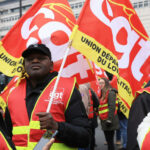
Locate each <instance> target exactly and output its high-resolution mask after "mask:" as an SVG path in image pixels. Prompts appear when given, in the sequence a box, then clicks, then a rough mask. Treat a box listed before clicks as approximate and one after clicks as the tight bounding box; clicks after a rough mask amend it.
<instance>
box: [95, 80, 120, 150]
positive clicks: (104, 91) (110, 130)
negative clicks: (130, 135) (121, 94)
mask: <svg viewBox="0 0 150 150" xmlns="http://www.w3.org/2000/svg"><path fill="white" fill-rule="evenodd" d="M98 82H99V86H100V89H101V96H100V98H99V103H100V105H99V118H100V121H101V127H102V130H103V131H104V135H105V139H106V141H107V146H108V150H115V145H114V134H115V130H117V129H119V119H118V116H117V108H118V106H117V105H118V102H117V100H116V95H117V90H116V89H114V88H112V87H111V85H110V83H109V80H108V79H107V78H99V79H98Z"/></svg>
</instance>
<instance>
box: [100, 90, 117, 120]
mask: <svg viewBox="0 0 150 150" xmlns="http://www.w3.org/2000/svg"><path fill="white" fill-rule="evenodd" d="M108 94H109V90H108V91H107V93H106V96H105V99H104V100H101V99H100V104H99V112H98V113H99V118H100V119H101V120H106V119H108V113H109V108H108ZM115 101H116V107H115V113H114V114H115V115H116V114H117V110H118V99H116V100H115Z"/></svg>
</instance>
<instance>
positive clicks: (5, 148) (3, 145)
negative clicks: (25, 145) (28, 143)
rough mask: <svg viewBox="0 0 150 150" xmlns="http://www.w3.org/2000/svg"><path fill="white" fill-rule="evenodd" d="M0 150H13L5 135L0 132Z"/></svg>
mask: <svg viewBox="0 0 150 150" xmlns="http://www.w3.org/2000/svg"><path fill="white" fill-rule="evenodd" d="M0 150H12V148H11V147H10V146H9V143H8V142H7V140H6V139H5V137H4V135H3V133H2V132H1V131H0Z"/></svg>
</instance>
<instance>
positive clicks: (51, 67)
mask: <svg viewBox="0 0 150 150" xmlns="http://www.w3.org/2000/svg"><path fill="white" fill-rule="evenodd" d="M53 66H54V64H53V61H51V64H50V71H52V70H53Z"/></svg>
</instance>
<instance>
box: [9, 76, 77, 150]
mask: <svg viewBox="0 0 150 150" xmlns="http://www.w3.org/2000/svg"><path fill="white" fill-rule="evenodd" d="M55 81H56V77H55V78H54V79H52V80H51V81H50V83H49V84H48V85H47V87H46V88H45V89H44V90H43V91H42V93H41V94H40V96H39V98H38V100H37V102H36V104H35V106H34V109H33V111H32V114H31V119H30V120H29V118H28V114H27V109H26V103H25V97H26V80H25V79H24V80H22V81H21V82H20V84H19V86H18V87H16V88H15V89H14V90H13V91H12V92H11V93H10V95H9V97H8V109H9V111H10V115H11V119H12V123H13V138H12V139H13V142H14V144H15V145H16V149H17V150H33V149H34V147H35V145H36V144H37V142H38V141H39V140H40V138H41V137H42V135H43V134H44V133H45V130H40V122H39V119H38V117H37V116H36V115H35V114H36V113H37V112H46V109H47V106H48V103H49V100H50V97H51V93H52V90H53V88H54V84H55ZM75 84H76V81H75V80H74V79H66V78H60V80H59V83H58V86H57V89H56V92H55V95H54V99H53V102H52V106H51V110H50V113H51V114H52V116H53V118H54V119H55V120H56V121H57V122H61V121H63V122H65V116H64V113H65V110H66V109H67V107H68V104H69V101H70V98H71V95H72V92H73V90H74V87H75ZM60 147H61V148H60ZM57 149H62V150H69V149H71V148H69V147H67V146H66V145H65V144H63V143H54V144H53V146H52V147H51V150H57Z"/></svg>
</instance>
